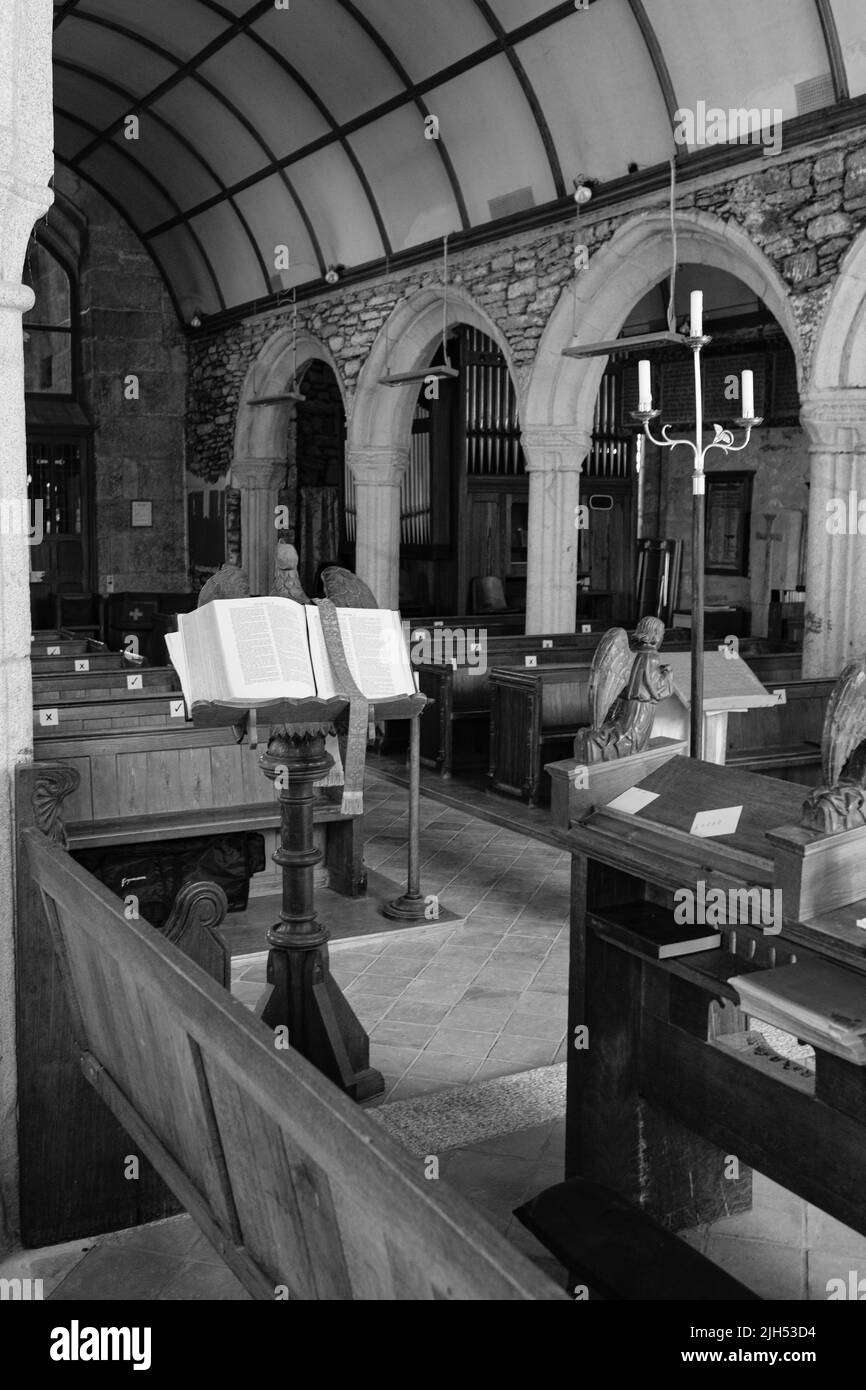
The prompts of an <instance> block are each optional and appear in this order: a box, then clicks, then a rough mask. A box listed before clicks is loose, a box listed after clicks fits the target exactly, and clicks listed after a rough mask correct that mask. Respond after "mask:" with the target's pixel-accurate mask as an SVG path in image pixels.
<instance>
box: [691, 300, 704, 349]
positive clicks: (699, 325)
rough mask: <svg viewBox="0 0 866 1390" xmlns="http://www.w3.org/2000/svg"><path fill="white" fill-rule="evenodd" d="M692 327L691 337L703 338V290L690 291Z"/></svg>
mask: <svg viewBox="0 0 866 1390" xmlns="http://www.w3.org/2000/svg"><path fill="white" fill-rule="evenodd" d="M690 304H691V311H692V326H691V337H692V338H702V337H703V336H704V292H703V290H692V294H691V300H690Z"/></svg>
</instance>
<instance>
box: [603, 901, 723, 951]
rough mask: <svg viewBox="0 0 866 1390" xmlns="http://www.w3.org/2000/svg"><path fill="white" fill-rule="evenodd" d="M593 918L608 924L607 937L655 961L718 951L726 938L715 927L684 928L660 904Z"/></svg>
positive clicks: (637, 905)
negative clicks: (698, 952) (699, 952)
mask: <svg viewBox="0 0 866 1390" xmlns="http://www.w3.org/2000/svg"><path fill="white" fill-rule="evenodd" d="M593 916H595V917H598V918H599V919H600V920H601V921H602V922H603V923H604V928H605V934H606V935H608V936H610V937H612V938H613V939H614V940H615V941H618V942H619V944H620V945H622V946H625V947H626V948H627V949H628V950H632V951H637V952H638V953H639V954H640V955H642V956H649V957H650V959H652V960H668V959H669V958H670V957H672V956H690V955H693V954H694V953H695V952H697V951H716V950H718V949H719V948H720V946H721V944H722V934H721V932H719V931H716V929H715V928H714V927H707V926H701V925H700V924H698V925H696V926H680V925H679V924H678V923H677V922H675V921H674V915H673V913H672V912H671V910H670V909H669V908H666V907H662V906H661V905H660V904H658V903H647V902H634V903H621V904H619V905H618V906H617V907H611V908H604V909H602V910H601V911H599V912H595V913H593Z"/></svg>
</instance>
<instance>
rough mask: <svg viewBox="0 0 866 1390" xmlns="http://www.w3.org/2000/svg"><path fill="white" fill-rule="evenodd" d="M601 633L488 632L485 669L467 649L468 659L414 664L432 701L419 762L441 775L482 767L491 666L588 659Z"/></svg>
mask: <svg viewBox="0 0 866 1390" xmlns="http://www.w3.org/2000/svg"><path fill="white" fill-rule="evenodd" d="M412 631H413V632H414V631H415V629H414V627H413V629H412ZM602 635H603V634H602V633H601V632H600V631H596V632H587V633H574V632H558V633H550V634H545V633H539V634H537V635H531V636H528V637H527V636H521V637H491V636H488V637H487V638H486V642H485V645H484V647H483V655H484V657H485V659H486V668H485V669H483V670H482V669H479V666H478V664H477V659H475V658H474V657H473V654H472V653H471V652H469V653H467V659H466V660H464V661H462V662H461V661H460V660H459V659H458V660H457V665H456V666H455V665H453V664H452V663H451V662H448V661H438V662H435V661H434V662H423V663H421V664H420V665H418V666H417V667H416V669H417V671H418V688H419V690H420V691H421V693H422V695H426V696H427V697H428V699H430V700H432V701H434V702H435V708H434V709H433V710H431V711H429V713H428V714H427V715H426V716H425V718H424V719H422V720H421V761H422V763H423V764H424V765H425V766H427V767H433V768H435V769H436V770H437V771H438V772H439V773H440V775H441V776H442V777H450V776H451V775H452V773H453V772H455V771H457V770H459V769H460V768H465V767H472V766H481V767H483V766H484V763H485V758H486V755H487V738H488V728H489V722H490V671H491V668H492V667H494V666H495V667H499V666H524V667H525V666H526V665H527V662H530V663H532V662H534V664H535V665H537V666H539V665H545V664H547V663H550V662H564V661H575V662H577V661H582V660H585V661H586V663H587V664H589V662H591V661H592V654H593V652H594V651H595V649H596V647H597V646H598V643H599V641H600V640H601V637H602ZM473 661H474V662H475V664H473Z"/></svg>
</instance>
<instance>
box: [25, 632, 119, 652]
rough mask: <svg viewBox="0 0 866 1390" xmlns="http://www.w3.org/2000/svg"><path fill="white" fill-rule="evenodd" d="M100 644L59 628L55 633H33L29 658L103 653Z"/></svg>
mask: <svg viewBox="0 0 866 1390" xmlns="http://www.w3.org/2000/svg"><path fill="white" fill-rule="evenodd" d="M105 650H106V648H105V647H104V646H103V645H102V643H101V642H98V641H96V640H95V639H94V638H90V637H82V636H80V635H78V634H76V633H74V632H67V631H66V630H65V629H64V628H59V629H58V630H57V631H56V632H44V631H43V632H33V633H31V635H30V656H31V658H33V657H34V656H37V657H38V656H83V655H84V653H85V652H90V651H93V652H95V651H105Z"/></svg>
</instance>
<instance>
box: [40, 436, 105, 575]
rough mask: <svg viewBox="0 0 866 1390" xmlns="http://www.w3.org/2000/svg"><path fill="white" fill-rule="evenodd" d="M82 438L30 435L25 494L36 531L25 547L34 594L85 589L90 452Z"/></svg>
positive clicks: (88, 535) (89, 518)
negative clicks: (28, 544) (27, 553)
mask: <svg viewBox="0 0 866 1390" xmlns="http://www.w3.org/2000/svg"><path fill="white" fill-rule="evenodd" d="M87 446H88V441H87V438H86V436H83V435H82V436H74V435H65V436H63V435H56V436H55V435H51V434H48V433H45V434H40V435H37V434H32V435H30V437H29V438H28V441H27V495H28V499H29V501H30V514H31V524H32V525H33V526H34V528H35V534H34V535H33V540H32V543H31V547H30V569H31V582H32V586H33V592H34V597H38V596H46V595H54V594H60V593H89V592H90V591H91V589H92V584H91V574H90V562H91V553H90V552H91V546H90V527H91V520H92V517H91V513H92V506H91V504H90V477H89V452H88V447H87Z"/></svg>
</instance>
